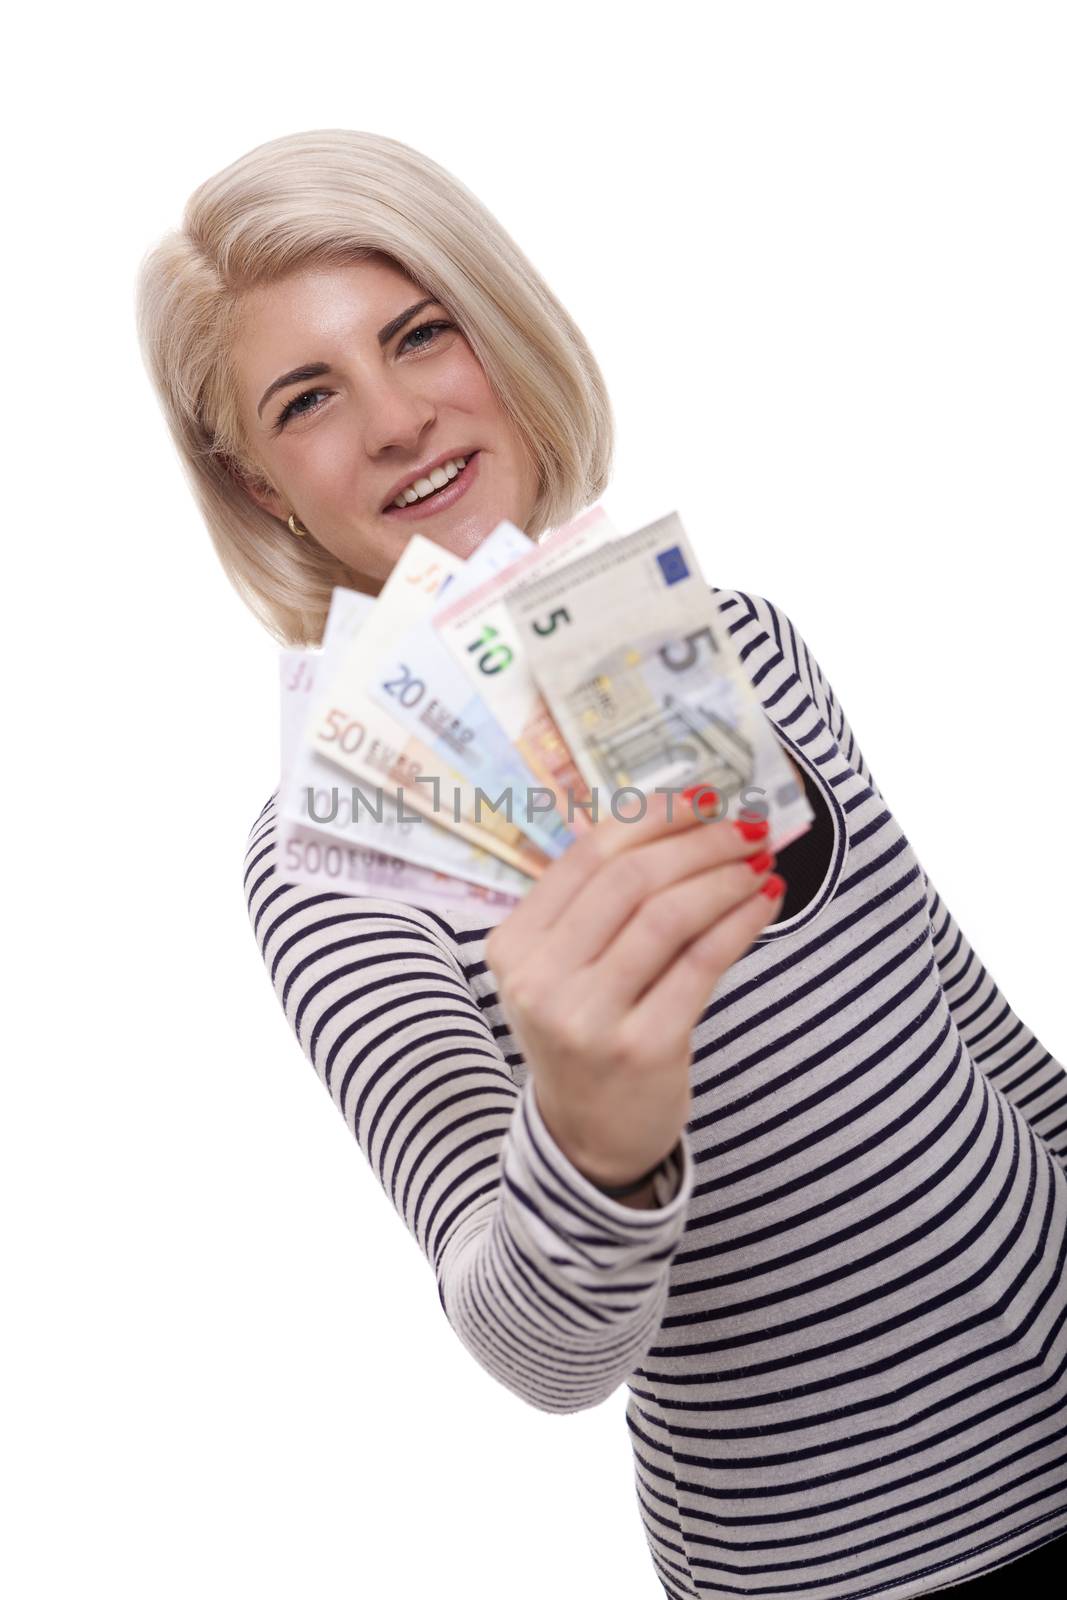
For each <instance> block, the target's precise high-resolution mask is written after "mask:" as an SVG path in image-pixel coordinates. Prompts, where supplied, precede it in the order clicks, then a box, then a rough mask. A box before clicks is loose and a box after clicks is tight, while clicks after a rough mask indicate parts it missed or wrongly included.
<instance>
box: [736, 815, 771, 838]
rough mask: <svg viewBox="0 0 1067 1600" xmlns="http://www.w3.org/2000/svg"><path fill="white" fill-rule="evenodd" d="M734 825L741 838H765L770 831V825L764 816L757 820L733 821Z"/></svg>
mask: <svg viewBox="0 0 1067 1600" xmlns="http://www.w3.org/2000/svg"><path fill="white" fill-rule="evenodd" d="M734 827H735V828H736V829H737V831H738V833H739V834H740V835H741V837H742V839H765V838H766V837H767V835H768V834H769V833H770V831H771V825H770V823H769V822H768V821H767V818H766V817H763V818H762V819H761V820H760V821H759V822H735V823H734Z"/></svg>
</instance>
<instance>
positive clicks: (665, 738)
mask: <svg viewBox="0 0 1067 1600" xmlns="http://www.w3.org/2000/svg"><path fill="white" fill-rule="evenodd" d="M506 604H507V609H508V611H509V613H510V616H511V621H512V627H513V629H514V630H515V631H516V633H517V634H518V635H519V637H520V638H521V640H522V645H523V649H524V650H525V652H526V657H527V660H528V662H529V667H530V671H531V672H532V674H533V676H534V678H535V679H536V681H537V683H538V685H539V687H540V689H541V692H542V694H543V695H544V698H545V700H546V702H547V704H548V706H549V708H550V710H551V712H552V714H553V716H554V718H555V720H556V722H557V724H558V726H559V729H560V732H561V733H562V735H563V738H564V739H565V740H566V742H567V744H568V746H569V748H570V750H571V752H572V753H573V756H574V759H575V762H576V764H577V765H578V767H579V769H580V770H581V773H582V775H583V777H584V778H585V781H586V783H587V784H588V785H589V787H590V789H591V790H595V791H596V795H597V798H598V801H599V804H600V805H604V804H606V803H607V802H608V801H609V800H610V797H611V795H612V794H613V793H614V792H615V791H617V790H620V789H637V790H639V791H641V792H642V793H643V794H645V795H648V794H651V793H652V792H653V790H655V789H656V788H672V789H677V790H679V791H681V790H682V789H686V788H689V787H690V786H692V785H694V784H705V785H708V786H709V787H711V788H712V789H714V790H716V791H717V793H718V794H719V795H720V796H721V798H722V800H723V801H724V802H725V807H724V809H725V811H729V809H730V807H731V804H733V805H734V806H735V807H737V806H739V807H742V808H744V809H747V810H749V811H753V810H756V811H764V812H765V813H766V814H767V815H768V818H769V821H770V824H771V832H770V838H769V841H768V842H769V845H770V848H772V849H775V850H780V849H783V848H784V847H785V845H787V844H788V843H789V842H790V841H791V840H792V839H795V838H798V837H799V836H800V835H801V834H802V833H805V832H806V831H807V829H808V828H809V827H810V825H811V823H812V821H813V820H814V818H813V813H812V811H811V808H810V806H809V805H808V802H807V798H806V796H805V794H804V792H803V790H802V788H801V787H800V785H799V784H798V783H797V781H796V778H795V777H794V775H793V773H792V771H791V770H790V768H789V765H788V762H787V761H786V759H785V756H784V754H783V752H782V749H781V746H780V745H779V743H778V741H777V737H776V735H775V732H774V729H773V727H772V725H771V723H770V722H769V720H768V718H767V716H766V714H765V712H764V711H763V708H762V706H761V705H760V703H759V701H758V699H757V698H756V694H755V691H754V689H753V687H752V685H751V683H750V682H749V680H748V678H747V676H746V674H745V671H744V668H743V666H742V664H741V662H740V660H739V659H738V657H737V654H736V652H735V651H734V650H733V648H732V646H731V644H730V640H729V635H728V634H727V632H726V629H725V628H724V627H723V626H722V624H721V622H720V619H719V613H718V608H717V607H716V604H715V601H714V597H713V596H712V594H711V591H710V589H709V587H708V585H707V583H706V582H705V580H704V578H703V577H702V575H701V572H700V568H699V566H698V564H697V561H696V558H695V556H694V554H693V551H692V548H691V546H690V544H689V540H688V539H687V538H686V535H685V531H684V529H683V527H682V524H681V520H680V518H679V517H678V515H677V513H672V514H671V515H670V516H667V517H664V518H662V519H661V520H660V521H659V522H655V523H652V524H651V525H650V526H649V527H647V528H642V529H641V530H639V532H637V533H633V534H630V535H628V536H627V537H625V538H622V539H617V540H614V541H612V542H611V543H610V544H607V545H605V546H604V547H603V548H602V549H599V550H594V551H592V552H591V553H590V554H588V555H584V556H582V557H581V558H580V559H579V560H578V561H575V562H570V563H568V564H567V566H566V567H564V568H562V569H560V570H559V571H557V572H549V573H546V574H535V575H534V576H532V577H531V578H530V579H529V580H528V581H527V582H526V583H523V584H522V585H520V586H518V587H512V588H510V589H509V592H508V595H507V599H506ZM626 810H627V814H631V813H630V805H627V807H626Z"/></svg>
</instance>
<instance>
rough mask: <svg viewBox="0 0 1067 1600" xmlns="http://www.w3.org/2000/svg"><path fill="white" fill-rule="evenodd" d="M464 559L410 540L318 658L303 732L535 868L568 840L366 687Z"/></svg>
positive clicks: (375, 781)
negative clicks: (467, 770) (437, 748)
mask: <svg viewBox="0 0 1067 1600" xmlns="http://www.w3.org/2000/svg"><path fill="white" fill-rule="evenodd" d="M461 566H462V562H461V561H460V559H459V557H458V556H454V555H453V554H452V553H451V552H450V551H447V550H445V549H443V548H442V547H441V546H439V545H436V544H433V543H432V542H431V541H430V540H428V539H424V538H422V537H421V536H420V535H415V536H414V537H413V538H412V539H411V540H409V542H408V544H407V545H406V546H405V548H404V551H403V553H402V555H401V556H400V559H399V560H398V561H397V563H396V565H395V566H394V568H393V570H392V572H391V573H390V576H389V578H388V580H387V582H386V584H385V585H384V587H383V588H382V591H381V593H380V594H379V595H378V596H377V598H376V600H375V601H374V604H373V607H372V609H371V611H370V612H369V613H368V615H367V617H366V620H365V621H364V622H363V624H362V626H361V627H360V628H359V630H358V631H357V632H356V633H355V635H354V637H352V638H349V639H346V640H343V641H341V643H340V646H339V648H338V649H337V650H336V651H334V650H331V652H330V654H329V656H328V657H327V658H326V659H325V660H324V662H323V674H324V676H323V680H322V683H321V684H317V685H316V694H315V704H314V707H313V710H312V712H311V714H310V716H309V719H308V724H307V730H306V740H307V743H308V744H309V745H310V746H311V748H312V749H314V750H316V751H317V752H318V753H319V754H320V755H321V756H323V757H324V759H326V760H327V761H329V762H330V763H332V764H333V765H335V766H337V767H340V768H342V769H343V770H344V771H346V772H350V773H351V774H352V775H353V776H355V777H357V778H362V779H364V780H366V781H367V782H368V783H370V784H372V785H375V786H385V785H397V786H399V787H400V789H401V790H402V791H403V799H404V801H405V803H406V804H407V805H408V806H409V807H410V809H412V810H414V811H418V812H420V813H421V814H422V815H423V816H425V817H426V818H428V819H429V820H430V821H432V822H435V823H437V824H438V825H440V826H444V827H446V828H448V829H450V830H451V831H453V832H455V833H458V834H459V835H460V836H461V837H463V838H464V839H466V840H467V841H468V843H470V844H472V845H474V846H476V847H478V848H480V849H483V850H487V851H490V852H491V853H492V854H494V855H496V856H497V857H498V858H499V859H500V860H502V861H503V862H505V863H506V864H507V865H508V866H511V867H514V868H516V869H517V870H518V871H520V872H523V873H525V874H526V875H527V876H528V877H530V878H536V877H539V876H540V875H541V873H542V872H543V871H544V870H545V868H546V866H547V865H548V864H549V862H550V860H551V859H552V858H553V854H562V852H563V848H564V847H565V846H564V845H563V844H561V843H559V841H558V839H557V837H556V836H554V834H553V833H552V831H551V830H550V829H546V828H544V827H543V826H542V825H541V824H540V823H539V822H538V821H537V820H536V819H535V820H530V819H529V818H526V817H523V818H522V819H521V821H520V822H516V821H515V820H514V817H513V815H508V814H506V813H505V815H501V814H500V813H499V812H498V811H497V810H496V809H495V806H494V804H493V801H494V798H495V797H494V796H492V795H489V794H486V793H485V792H484V791H483V790H482V788H481V787H480V786H476V785H472V783H471V782H470V781H469V780H468V779H466V778H464V776H463V775H462V773H460V772H459V771H458V769H457V768H455V767H454V766H452V765H451V764H450V763H449V762H447V761H445V760H443V759H442V758H441V757H440V756H438V755H437V754H436V753H435V752H434V751H433V750H431V749H430V747H429V746H428V745H427V744H426V743H425V742H424V741H423V740H422V739H420V738H418V737H417V736H416V735H414V734H412V733H410V732H409V731H408V730H407V729H406V728H404V727H403V726H402V725H400V724H398V723H397V722H396V720H395V719H394V718H393V717H391V716H390V715H389V713H388V712H386V711H385V710H384V709H383V708H382V707H381V706H379V705H378V704H377V703H376V702H375V701H374V700H373V699H372V698H371V696H370V695H369V694H368V693H367V683H368V680H369V678H370V677H371V675H372V674H373V671H374V665H375V662H376V660H377V658H378V657H379V655H380V654H381V652H382V650H383V649H386V648H388V645H389V642H390V640H391V639H392V638H393V637H395V635H396V634H397V633H398V632H401V631H404V630H406V629H407V628H409V627H411V625H412V624H413V623H414V622H417V621H418V619H419V618H420V617H422V616H423V615H424V614H425V613H426V611H427V609H429V608H430V607H432V604H433V600H434V597H435V595H436V593H437V591H438V590H439V589H440V588H441V586H442V584H443V583H444V582H445V581H446V579H449V578H451V577H452V576H453V575H454V574H455V573H456V572H457V570H458V569H459V568H460V567H461ZM508 809H509V810H510V809H511V808H510V807H509V808H508Z"/></svg>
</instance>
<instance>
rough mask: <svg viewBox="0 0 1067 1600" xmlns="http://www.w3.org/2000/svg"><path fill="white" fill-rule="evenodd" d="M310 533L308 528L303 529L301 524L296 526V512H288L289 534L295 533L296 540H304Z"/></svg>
mask: <svg viewBox="0 0 1067 1600" xmlns="http://www.w3.org/2000/svg"><path fill="white" fill-rule="evenodd" d="M310 531H311V530H310V528H305V527H304V525H303V523H300V524H299V525H298V524H297V520H296V512H295V511H290V513H289V532H290V533H295V534H296V536H297V538H298V539H306V538H307V535H308V534H309V533H310Z"/></svg>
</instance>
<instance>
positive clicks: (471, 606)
mask: <svg viewBox="0 0 1067 1600" xmlns="http://www.w3.org/2000/svg"><path fill="white" fill-rule="evenodd" d="M617 537H618V533H617V530H616V529H615V527H614V526H613V525H612V523H611V521H610V519H609V518H608V516H607V514H606V512H605V511H604V509H603V507H602V506H599V505H598V506H594V507H593V508H592V509H591V510H589V511H587V512H584V513H583V514H582V515H581V516H579V517H576V518H574V519H573V520H572V521H571V522H568V523H566V524H564V526H562V527H561V528H558V529H556V531H555V532H554V533H552V534H551V535H550V536H548V537H547V538H546V539H545V540H544V541H543V542H542V543H541V544H539V545H537V546H535V547H534V548H532V549H531V550H530V551H529V552H528V553H527V554H526V555H524V556H522V557H521V559H519V560H518V561H516V562H514V563H512V564H511V565H509V566H507V567H505V568H504V569H503V570H502V571H500V572H497V573H495V574H494V575H493V576H491V577H490V578H488V579H487V580H486V581H485V582H484V583H481V584H479V585H477V586H476V587H474V588H471V589H469V590H468V592H466V593H461V594H460V595H458V596H454V595H453V594H451V593H449V592H447V591H446V592H445V593H443V594H442V595H441V598H440V603H439V604H438V605H437V607H435V609H434V611H433V612H432V613H431V616H430V621H431V623H432V625H433V628H434V630H435V631H436V632H437V634H438V635H439V638H440V640H441V642H442V643H443V644H444V645H445V646H446V647H447V649H448V651H449V653H450V654H451V656H452V658H453V660H454V661H455V663H456V664H457V666H458V667H459V668H460V670H461V671H462V672H463V674H464V675H465V677H466V679H467V682H468V684H469V685H470V688H471V690H472V691H473V693H474V694H476V695H477V696H479V697H480V698H481V699H482V700H484V702H485V704H486V705H487V706H488V707H489V709H490V711H491V712H492V713H493V716H494V717H495V719H496V721H497V722H498V723H499V724H500V726H501V728H502V729H503V730H504V733H505V734H506V735H507V737H508V739H509V740H510V741H511V743H512V744H513V745H514V746H515V748H516V749H517V750H518V752H519V754H520V755H521V757H522V758H523V760H524V762H525V764H526V766H527V768H528V769H529V770H530V771H531V772H532V773H533V775H534V777H535V778H536V779H537V781H538V783H539V784H540V785H542V786H544V787H545V788H546V789H548V790H549V791H550V792H551V794H553V795H554V796H555V805H556V809H557V810H558V811H560V812H561V813H562V814H563V815H564V816H565V818H566V822H567V825H568V827H569V828H571V829H572V830H574V831H575V832H578V831H584V829H585V828H587V827H589V826H590V825H591V821H592V819H591V817H590V815H589V813H588V812H587V811H586V810H584V809H583V805H584V804H586V803H588V801H589V794H588V789H587V787H586V783H585V779H584V778H583V776H582V773H581V772H580V771H579V769H578V768H577V767H576V766H575V763H574V760H573V757H572V755H571V751H570V750H569V749H568V747H567V743H566V741H565V739H564V738H563V737H562V735H561V733H560V730H559V728H558V727H557V725H556V722H555V720H554V718H553V716H552V713H551V711H550V710H549V708H548V706H547V705H546V704H545V701H544V698H543V696H542V694H541V691H540V688H539V687H538V684H537V682H536V681H535V679H534V676H533V674H532V673H531V671H530V669H529V665H528V663H527V661H526V659H525V653H524V649H523V644H522V640H521V638H520V637H519V634H518V632H517V630H516V628H515V626H514V623H513V621H512V618H511V616H510V614H509V612H508V609H507V605H506V600H507V596H508V594H509V593H510V592H511V590H512V589H513V588H515V587H516V586H517V585H519V584H521V583H523V582H525V581H526V580H528V579H529V578H530V577H531V576H532V575H533V574H546V573H558V572H560V571H561V570H562V569H563V568H564V567H565V566H566V565H567V564H568V563H569V562H571V561H576V560H577V559H578V558H579V557H580V556H582V555H583V554H585V553H587V552H589V551H593V550H598V549H600V548H601V546H602V545H604V544H606V543H607V542H608V541H609V540H611V539H616V538H617ZM405 646H406V649H407V650H408V652H409V654H410V658H411V660H412V662H413V664H414V668H415V670H419V669H420V668H421V666H422V665H424V664H427V665H428V664H429V663H432V662H433V661H435V660H436V659H437V656H436V654H435V653H433V647H432V646H428V645H426V643H425V640H424V637H419V638H416V639H412V638H408V639H407V640H405ZM424 652H425V653H424ZM564 806H566V810H564Z"/></svg>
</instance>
